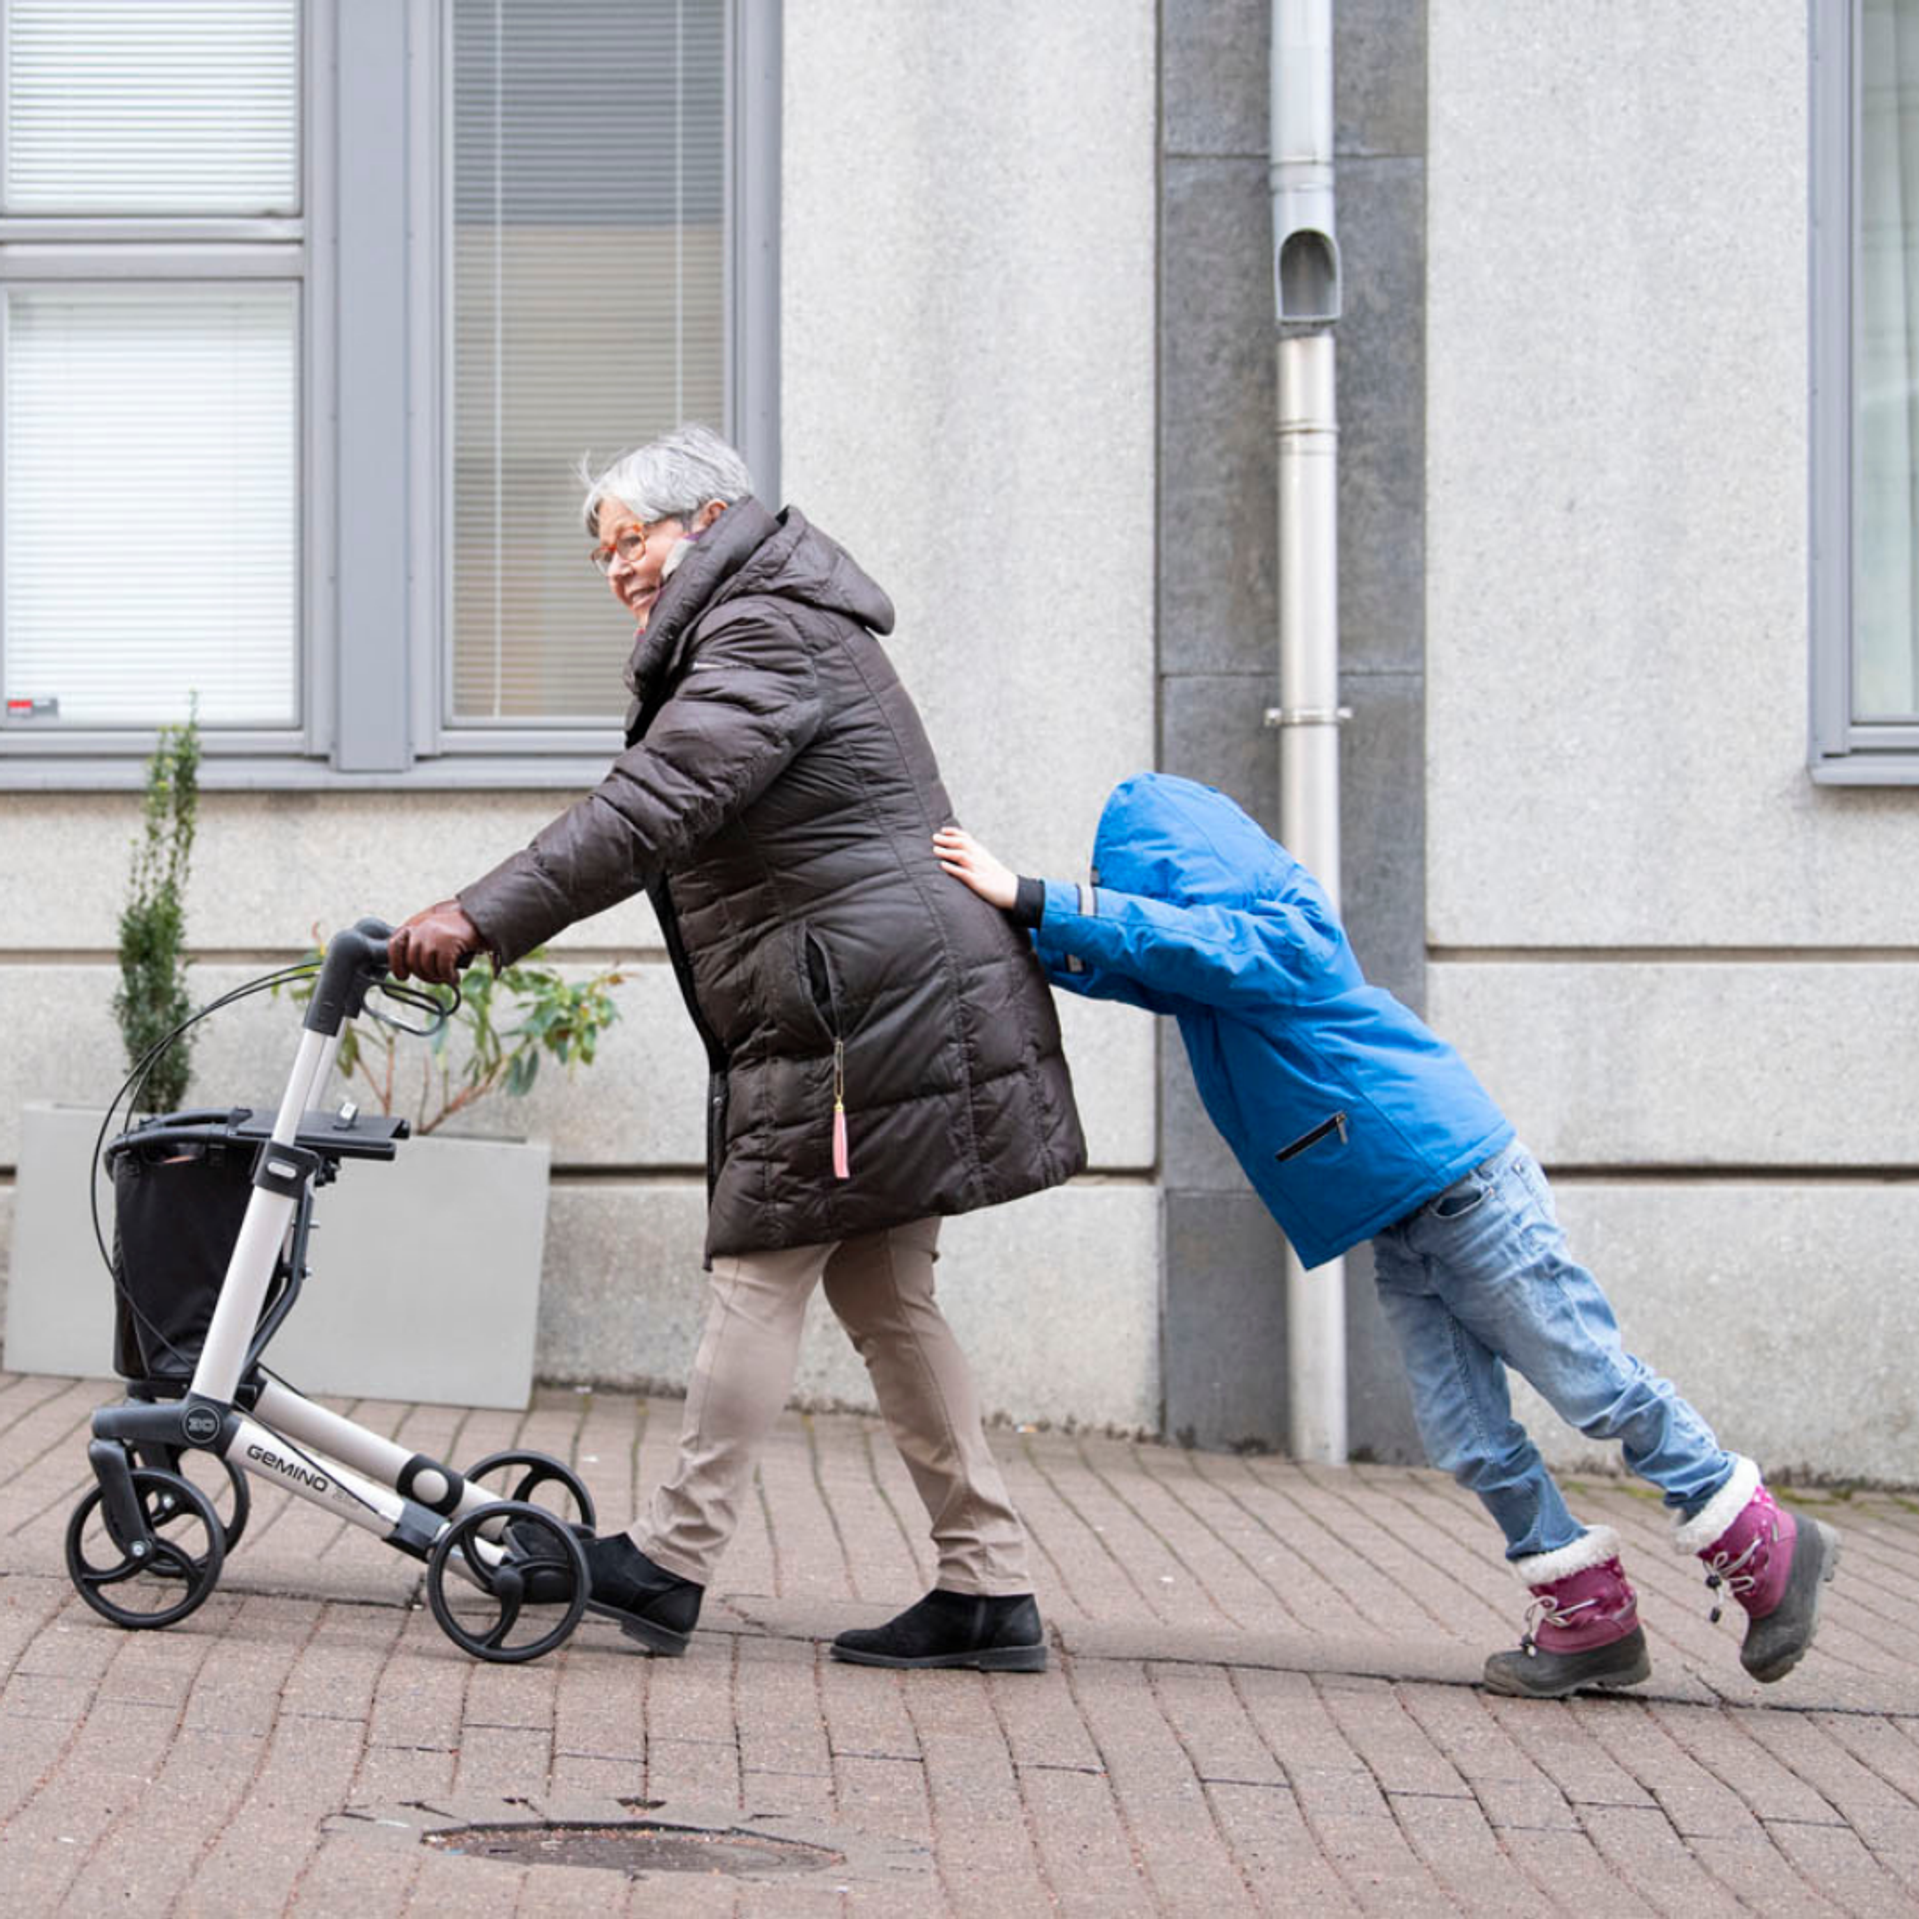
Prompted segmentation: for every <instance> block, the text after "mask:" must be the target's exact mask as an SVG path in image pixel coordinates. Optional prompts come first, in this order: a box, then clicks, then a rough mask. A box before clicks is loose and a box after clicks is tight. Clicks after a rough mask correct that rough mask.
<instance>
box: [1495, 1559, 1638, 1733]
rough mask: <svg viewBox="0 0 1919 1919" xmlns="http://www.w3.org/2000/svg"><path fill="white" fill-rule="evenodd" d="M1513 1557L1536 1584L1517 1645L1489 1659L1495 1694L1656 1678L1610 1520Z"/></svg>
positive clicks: (1540, 1694) (1558, 1691) (1542, 1693)
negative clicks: (1567, 1541)
mask: <svg viewBox="0 0 1919 1919" xmlns="http://www.w3.org/2000/svg"><path fill="white" fill-rule="evenodd" d="M1510 1563H1511V1565H1512V1569H1513V1571H1514V1572H1515V1573H1517V1574H1518V1575H1519V1577H1520V1579H1521V1580H1522V1581H1524V1583H1525V1584H1526V1585H1527V1586H1529V1587H1530V1588H1531V1589H1532V1594H1533V1603H1532V1605H1531V1607H1530V1608H1529V1609H1528V1611H1527V1614H1526V1632H1525V1636H1524V1637H1523V1638H1522V1639H1521V1640H1520V1642H1519V1650H1518V1651H1517V1652H1499V1653H1494V1654H1493V1656H1492V1657H1491V1658H1490V1659H1488V1660H1487V1661H1486V1684H1487V1685H1488V1686H1489V1687H1491V1688H1492V1690H1493V1691H1494V1692H1503V1693H1514V1694H1518V1695H1520V1696H1522V1697H1525V1698H1531V1699H1563V1698H1564V1697H1565V1696H1566V1694H1567V1693H1570V1692H1578V1691H1579V1690H1580V1689H1581V1688H1582V1687H1588V1686H1596V1687H1613V1686H1636V1685H1637V1684H1638V1683H1639V1682H1640V1680H1642V1679H1650V1678H1651V1677H1652V1661H1651V1660H1650V1659H1649V1658H1648V1657H1647V1653H1646V1635H1645V1634H1644V1633H1643V1632H1642V1631H1641V1630H1640V1626H1639V1609H1638V1603H1637V1601H1636V1600H1635V1598H1634V1595H1633V1589H1632V1587H1631V1585H1630V1584H1629V1583H1628V1582H1627V1579H1626V1569H1625V1568H1624V1567H1623V1566H1622V1565H1621V1564H1620V1563H1619V1535H1618V1534H1617V1533H1616V1532H1614V1531H1613V1529H1612V1528H1611V1527H1610V1526H1594V1527H1592V1528H1590V1529H1589V1530H1588V1531H1586V1532H1584V1533H1582V1534H1581V1535H1580V1536H1579V1538H1577V1539H1575V1540H1574V1541H1573V1542H1572V1544H1571V1545H1569V1546H1561V1547H1560V1548H1559V1549H1558V1550H1557V1551H1555V1552H1549V1553H1534V1554H1532V1555H1531V1556H1530V1557H1528V1558H1525V1559H1515V1560H1513V1561H1511V1562H1510Z"/></svg>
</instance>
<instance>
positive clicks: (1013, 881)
mask: <svg viewBox="0 0 1919 1919" xmlns="http://www.w3.org/2000/svg"><path fill="white" fill-rule="evenodd" d="M933 851H934V852H935V853H936V854H937V855H938V856H939V863H940V868H941V870H942V871H943V872H947V873H950V874H951V875H952V876H953V877H954V879H956V880H963V881H964V882H965V883H966V884H967V885H968V886H970V887H971V888H972V889H973V891H974V892H975V893H977V894H978V895H979V896H980V898H981V899H983V900H988V901H990V902H991V903H992V904H993V905H994V906H997V907H1000V908H1002V909H1003V910H1005V911H1009V912H1010V911H1011V910H1012V906H1013V902H1014V901H1015V900H1017V899H1018V898H1019V878H1018V876H1017V875H1016V874H1014V873H1012V872H1011V871H1009V870H1008V869H1007V868H1006V867H1005V866H1002V865H1001V864H1000V862H999V861H998V860H996V859H995V858H994V857H993V856H992V854H991V853H989V852H988V851H987V850H986V848H985V847H983V846H982V845H981V844H980V843H979V841H978V840H976V839H975V838H974V837H973V836H972V834H971V833H969V832H967V831H966V829H965V828H964V827H961V826H942V827H941V828H940V830H939V831H938V832H937V833H935V834H934V835H933Z"/></svg>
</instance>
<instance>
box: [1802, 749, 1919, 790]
mask: <svg viewBox="0 0 1919 1919" xmlns="http://www.w3.org/2000/svg"><path fill="white" fill-rule="evenodd" d="M1806 770H1807V772H1808V773H1810V774H1811V776H1812V783H1813V784H1814V785H1815V786H1919V753H1855V754H1852V755H1850V756H1848V757H1846V758H1844V759H1841V758H1837V757H1835V758H1833V759H1829V760H1814V761H1813V762H1812V764H1811V765H1810V766H1809V767H1808V768H1807V769H1806Z"/></svg>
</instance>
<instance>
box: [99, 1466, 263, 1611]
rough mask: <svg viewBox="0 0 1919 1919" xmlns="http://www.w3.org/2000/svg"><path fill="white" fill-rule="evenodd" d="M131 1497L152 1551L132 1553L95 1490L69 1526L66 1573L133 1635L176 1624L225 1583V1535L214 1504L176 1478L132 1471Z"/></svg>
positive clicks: (144, 1470) (150, 1469)
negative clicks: (110, 1528)
mask: <svg viewBox="0 0 1919 1919" xmlns="http://www.w3.org/2000/svg"><path fill="white" fill-rule="evenodd" d="M133 1496H134V1498H135V1499H136V1500H137V1501H138V1502H139V1506H140V1511H141V1514H142V1516H143V1517H144V1518H145V1520H146V1523H147V1531H148V1533H149V1534H150V1536H151V1541H152V1549H151V1550H150V1551H149V1552H147V1553H144V1554H142V1553H139V1552H134V1551H128V1550H127V1549H125V1548H123V1547H122V1546H121V1545H120V1544H119V1543H118V1542H117V1541H116V1540H115V1539H114V1537H113V1535H112V1533H110V1532H109V1531H108V1530H107V1523H106V1516H105V1514H104V1513H103V1511H102V1510H101V1504H102V1501H103V1499H104V1497H105V1494H104V1493H103V1491H102V1489H101V1488H100V1487H99V1486H97V1485H96V1486H94V1487H92V1488H91V1489H90V1490H89V1491H88V1493H87V1495H86V1497H85V1498H84V1499H82V1500H81V1501H80V1503H79V1505H77V1506H76V1507H74V1509H73V1517H72V1518H71V1519H69V1520H68V1521H67V1573H68V1575H69V1577H71V1579H72V1580H73V1583H74V1586H75V1587H76V1588H77V1589H78V1591H79V1594H80V1597H81V1598H82V1599H84V1600H85V1601H86V1602H87V1604H88V1605H89V1606H91V1607H92V1608H93V1610H94V1611H95V1612H97V1613H98V1614H99V1615H100V1617H101V1618H102V1619H110V1620H112V1621H113V1623H114V1624H115V1625H116V1626H125V1627H126V1628H128V1630H129V1631H139V1630H141V1629H142V1628H146V1627H153V1626H171V1625H173V1624H174V1623H175V1622H176V1621H177V1620H181V1619H184V1618H185V1617H186V1616H187V1614H188V1613H190V1612H192V1611H193V1610H194V1609H195V1608H196V1607H197V1606H198V1605H199V1604H200V1603H201V1602H202V1601H203V1600H204V1599H205V1598H206V1596H207V1594H208V1593H210V1592H211V1591H212V1590H213V1589H214V1587H215V1586H217V1585H218V1584H219V1583H220V1569H221V1567H222V1566H223V1565H225V1563H226V1536H225V1531H224V1529H223V1528H222V1526H221V1524H220V1518H219V1515H218V1514H217V1513H216V1512H215V1511H214V1510H213V1502H212V1501H211V1500H210V1499H209V1498H208V1497H207V1496H206V1494H205V1493H203V1492H202V1491H201V1490H200V1488H199V1487H198V1486H196V1485H195V1484H194V1483H193V1481H192V1480H190V1479H183V1478H182V1477H181V1476H180V1475H179V1474H178V1473H168V1472H161V1471H159V1470H158V1469H157V1468H155V1467H151V1466H136V1467H134V1468H133Z"/></svg>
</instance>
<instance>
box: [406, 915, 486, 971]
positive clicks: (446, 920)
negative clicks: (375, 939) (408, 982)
mask: <svg viewBox="0 0 1919 1919" xmlns="http://www.w3.org/2000/svg"><path fill="white" fill-rule="evenodd" d="M485 944H486V941H485V940H483V939H482V938H481V937H480V929H479V928H478V927H477V926H475V925H474V924H473V922H472V921H471V920H470V919H468V918H467V916H466V908H465V907H464V906H462V905H461V904H460V902H459V901H458V900H441V901H440V902H439V904H438V905H437V906H429V907H428V908H427V909H426V910H425V912H423V913H415V914H414V916H413V917H412V918H411V919H410V920H408V921H407V922H406V923H405V924H404V925H403V926H401V927H400V928H399V930H398V931H397V932H396V933H395V934H394V935H393V937H392V939H390V940H389V941H388V942H387V949H386V961H387V964H388V965H389V966H390V967H392V969H393V977H394V978H395V979H415V978H417V979H423V980H431V981H432V982H433V983H434V984H435V985H438V986H451V985H452V984H453V982H454V980H455V979H457V978H458V977H459V972H460V962H461V961H462V960H463V959H468V958H471V956H472V955H473V954H475V953H477V952H479V950H480V949H481V948H482V947H483V946H484V945H485Z"/></svg>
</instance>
